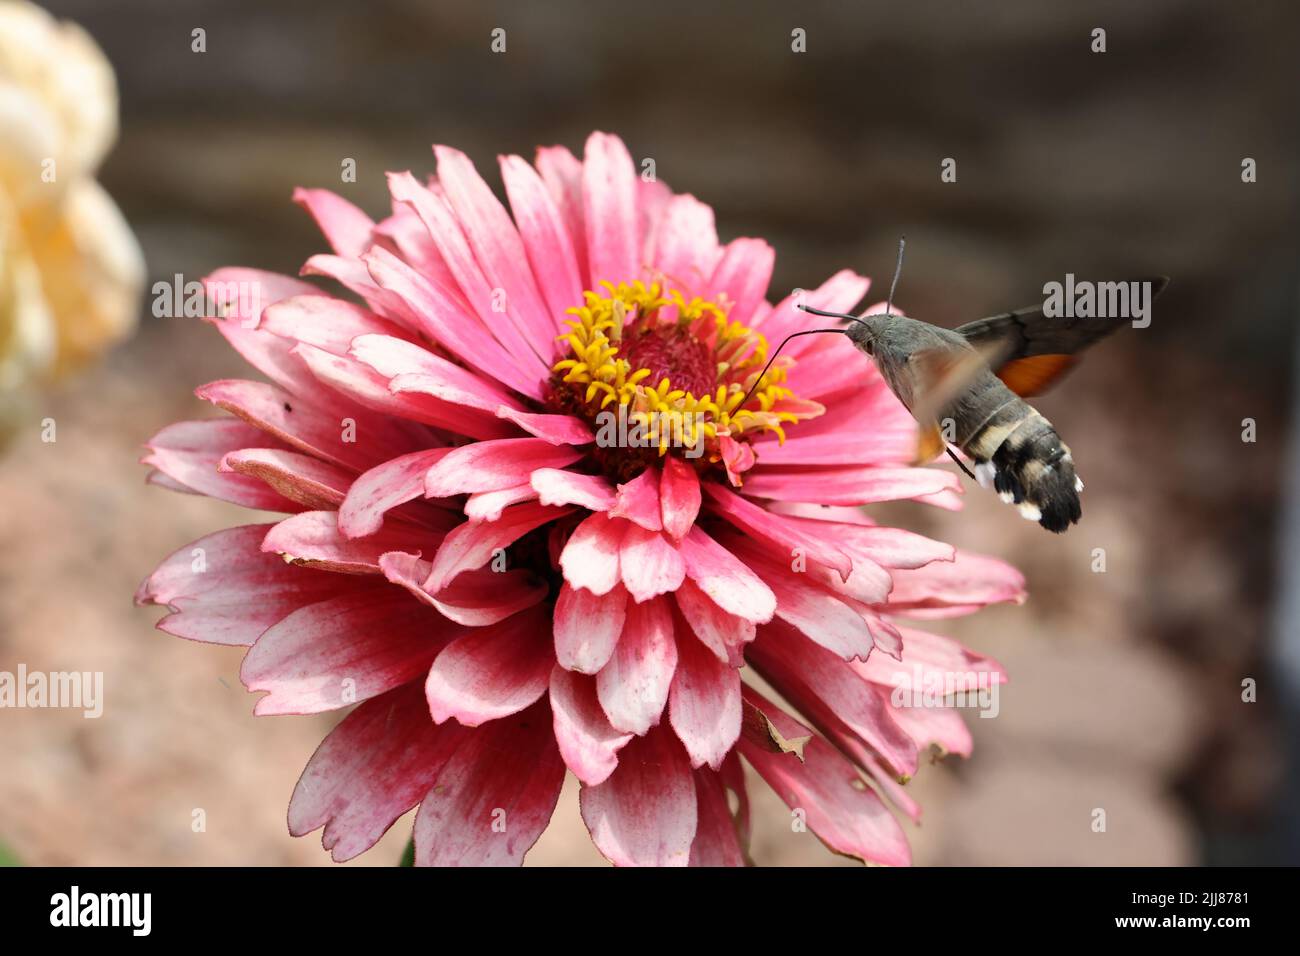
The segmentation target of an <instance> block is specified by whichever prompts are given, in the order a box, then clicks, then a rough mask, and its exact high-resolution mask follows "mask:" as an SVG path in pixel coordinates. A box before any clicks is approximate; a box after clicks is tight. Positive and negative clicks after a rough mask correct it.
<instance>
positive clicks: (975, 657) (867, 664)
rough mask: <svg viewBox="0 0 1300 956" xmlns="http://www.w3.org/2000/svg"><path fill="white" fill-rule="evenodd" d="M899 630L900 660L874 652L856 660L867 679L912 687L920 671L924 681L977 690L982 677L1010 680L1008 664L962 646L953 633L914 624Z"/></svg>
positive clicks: (989, 680) (986, 681)
mask: <svg viewBox="0 0 1300 956" xmlns="http://www.w3.org/2000/svg"><path fill="white" fill-rule="evenodd" d="M899 630H900V631H901V632H902V636H903V643H904V645H905V652H904V654H903V660H902V661H901V662H900V661H893V660H885V659H883V658H877V657H875V656H872V657H869V658H867V660H865V661H855V662H854V663H853V665H852V666H853V669H854V670H856V671H857V672H858V673H859V674H861V675H862V676H863V677H864V678H865V679H866V680H869V681H871V682H872V683H875V684H880V685H881V686H884V687H888V688H891V689H892V688H895V687H905V688H911V687H913V686H914V685H915V684H916V681H915V679H914V678H915V676H916V675H918V674H919V675H920V677H921V680H922V685H924V681H926V680H932V679H938V681H939V682H940V683H941V684H944V685H951V686H952V688H953V689H954V690H977V689H979V687H980V684H981V680H982V681H983V683H984V686H988V685H989V684H990V683H992V684H1005V683H1006V681H1007V671H1006V668H1004V667H1003V666H1002V665H1001V664H999V663H998V662H997V661H995V660H994V659H993V658H991V657H986V656H985V655H983V654H977V653H975V652H974V651H972V650H970V649H969V648H966V647H963V646H962V645H961V644H959V643H957V642H956V641H954V640H953V639H952V638H950V637H943V636H941V635H939V634H931V633H929V632H928V631H918V630H917V629H916V628H913V627H902V628H899ZM981 675H987V676H985V677H981Z"/></svg>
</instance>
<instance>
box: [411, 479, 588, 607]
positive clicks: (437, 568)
mask: <svg viewBox="0 0 1300 956" xmlns="http://www.w3.org/2000/svg"><path fill="white" fill-rule="evenodd" d="M566 514H568V510H566V509H563V508H547V507H545V506H543V505H539V504H537V503H536V502H531V501H529V502H525V503H523V504H518V505H514V506H513V507H510V508H507V509H506V510H505V511H504V512H503V513H502V515H501V517H500V518H498V519H497V520H496V521H466V522H465V523H464V524H462V525H458V526H457V527H455V528H453V529H452V530H451V531H450V532H448V533H447V537H446V538H444V539H443V542H442V544H441V545H440V546H439V548H438V552H437V554H436V555H435V556H434V559H433V567H431V568H430V569H429V577H428V578H427V579H426V580H425V582H424V588H425V590H426V591H431V592H433V593H437V592H438V591H441V590H442V589H443V588H445V587H446V586H447V585H448V584H450V583H451V582H452V581H453V580H455V578H456V575H458V574H460V573H461V572H463V571H469V570H472V569H474V568H481V567H483V565H485V564H487V563H488V562H489V561H491V560H492V558H493V557H494V556H495V555H496V554H497V553H499V552H504V550H505V549H506V548H507V547H509V546H510V545H512V544H514V543H515V542H516V541H518V540H519V539H520V538H522V537H523V536H524V535H526V534H527V533H528V532H530V531H532V530H533V529H535V528H540V527H541V526H542V525H544V524H547V523H548V522H551V521H556V520H558V519H560V518H562V517H564V516H565V515H566Z"/></svg>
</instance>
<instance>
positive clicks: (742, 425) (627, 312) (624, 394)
mask: <svg viewBox="0 0 1300 956" xmlns="http://www.w3.org/2000/svg"><path fill="white" fill-rule="evenodd" d="M601 286H602V288H603V290H604V292H603V293H602V292H591V291H589V292H586V293H584V296H583V297H584V299H585V304H584V305H581V306H576V307H574V308H571V309H569V310H568V313H569V314H570V315H572V316H574V318H572V319H567V320H565V324H566V325H568V326H569V328H570V329H571V331H569V332H567V333H565V334H564V335H561V336H560V337H559V339H560V341H562V342H565V343H567V344H568V346H569V350H570V357H568V358H565V359H563V360H562V361H559V362H557V363H556V364H555V366H554V371H555V372H557V373H559V374H560V375H562V378H561V381H562V382H564V383H566V384H568V385H570V386H573V387H574V388H575V394H580V395H581V398H582V401H583V402H584V404H586V405H587V406H588V407H589V409H590V410H591V411H592V412H593V413H594V412H596V411H600V410H604V409H607V408H609V406H611V405H614V404H617V405H623V406H627V417H628V420H629V421H633V422H641V423H642V424H643V425H645V426H650V425H651V424H656V425H657V426H658V427H659V434H658V435H657V443H658V446H659V453H660V455H663V454H665V453H666V451H667V447H668V442H669V437H670V434H674V433H675V434H678V435H682V436H684V438H685V440H686V442H687V443H689V444H691V445H692V446H693V445H694V443H695V441H696V440H697V438H698V431H697V429H699V430H702V431H703V435H704V438H705V439H706V444H707V443H708V442H710V441H713V442H716V439H717V438H718V437H719V436H720V435H731V436H732V437H738V436H739V435H741V434H744V433H746V432H749V433H751V434H754V433H759V432H762V431H772V432H774V433H775V434H776V435H777V437H778V438H779V439H780V440H781V441H785V431H784V429H783V428H782V425H783V424H784V423H789V422H794V421H798V420H799V419H800V418H801V417H806V415H805V414H797V413H794V412H791V411H785V410H776V406H777V405H778V403H780V402H782V401H784V400H785V399H789V398H792V397H793V393H792V392H791V391H790V389H788V388H786V387H785V386H784V384H783V383H784V382H785V380H786V368H787V367H788V363H786V362H784V360H783V361H781V362H778V363H777V364H775V365H773V367H772V368H771V369H770V370H769V371H768V373H767V375H766V376H765V378H764V381H763V384H762V385H761V386H760V387H759V388H756V389H754V393H753V395H751V396H750V397H749V399H748V400H747V401H744V400H745V395H746V393H747V392H748V391H749V389H750V388H751V387H752V386H753V385H754V382H755V379H756V378H757V376H758V374H759V371H760V370H761V369H762V367H763V365H764V363H765V362H766V361H767V356H768V345H767V340H766V339H765V338H764V337H763V336H762V335H760V334H758V333H757V332H753V331H751V330H750V329H748V328H746V327H745V326H743V325H741V324H740V323H739V322H728V321H727V313H726V310H725V309H724V308H723V307H722V306H721V305H719V304H718V303H716V302H711V301H707V300H705V299H701V298H699V297H696V298H693V299H691V300H690V301H689V302H688V301H687V300H686V299H685V298H683V296H682V295H681V293H679V292H677V291H675V290H665V289H663V288H662V287H661V286H660V284H659V283H657V282H654V283H651V284H650V285H646V284H645V283H644V282H640V281H637V282H633V283H631V284H628V283H619V284H618V285H617V286H615V285H613V284H612V283H609V282H602V283H601ZM632 328H635V329H636V330H637V332H638V334H640V333H642V332H643V331H645V330H647V329H649V330H661V331H665V332H672V331H674V330H676V331H685V332H688V333H689V334H690V335H691V336H693V337H694V338H695V339H696V340H697V341H698V342H700V343H701V344H703V345H704V346H706V347H707V348H708V349H709V351H710V354H711V355H712V356H713V358H714V360H715V362H716V372H715V381H716V382H717V388H716V389H715V390H714V391H712V392H709V393H705V394H700V395H696V394H693V393H692V392H690V391H688V390H686V389H683V388H679V387H675V386H674V385H673V383H672V382H671V381H670V380H669V378H668V377H667V376H665V377H663V378H662V379H661V380H660V381H659V383H658V384H654V383H651V382H647V381H646V379H647V378H649V376H650V375H651V374H652V372H651V370H650V369H647V368H633V367H632V363H631V362H629V361H628V359H627V358H626V357H624V351H623V346H624V344H625V343H624V341H623V337H624V332H625V331H627V330H630V329H632ZM584 386H585V387H584ZM742 401H744V404H745V407H744V408H741V407H740V405H741V402H742Z"/></svg>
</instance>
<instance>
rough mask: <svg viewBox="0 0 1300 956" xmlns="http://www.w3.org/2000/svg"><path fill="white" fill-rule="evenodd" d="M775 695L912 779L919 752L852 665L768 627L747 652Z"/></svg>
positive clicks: (800, 638)
mask: <svg viewBox="0 0 1300 956" xmlns="http://www.w3.org/2000/svg"><path fill="white" fill-rule="evenodd" d="M745 654H746V657H747V658H748V659H749V660H750V662H752V663H753V665H754V666H755V667H756V668H757V669H758V670H759V672H760V673H761V674H762V675H763V678H764V680H766V681H768V682H769V683H770V684H771V685H772V686H773V687H774V688H775V689H776V690H777V692H778V693H780V694H781V696H782V697H784V698H785V699H786V700H788V701H790V703H791V704H793V705H794V706H795V707H797V708H799V709H800V710H802V711H803V713H804V714H805V716H807V717H808V719H809V720H812V721H814V722H816V721H817V720H818V719H819V718H820V717H822V716H823V715H824V714H829V715H832V716H834V717H835V718H836V719H837V720H839V721H840V722H842V723H843V724H844V725H845V726H846V727H847V728H848V729H849V730H851V731H852V732H853V733H854V734H856V735H857V736H858V737H859V738H861V739H862V740H863V741H865V742H866V743H867V744H868V745H869V746H870V747H871V748H872V749H873V750H874V751H875V752H876V753H878V754H880V756H881V758H882V759H884V761H885V763H886V764H887V765H888V766H889V768H890V769H891V770H893V771H894V772H895V773H898V774H903V775H907V776H911V775H912V774H914V773H916V766H917V749H916V744H915V743H914V742H913V741H912V739H911V738H910V737H909V736H908V735H907V734H906V733H904V732H903V730H902V728H901V727H899V726H898V724H897V723H895V721H894V714H895V713H896V709H895V708H893V707H891V706H890V705H889V701H888V698H887V696H886V695H885V694H884V693H878V692H875V689H874V688H873V687H872V686H871V685H870V684H868V683H867V682H866V680H865V679H864V678H863V677H862V676H861V675H860V674H859V673H858V672H857V671H856V670H854V668H853V666H852V665H851V664H847V663H845V662H844V660H843V659H841V658H840V657H837V656H836V655H835V654H833V653H831V652H830V651H828V650H826V649H825V648H824V647H822V646H821V645H820V643H818V642H816V641H815V640H810V639H809V637H808V636H806V635H804V634H801V633H799V632H798V631H797V630H795V629H794V628H791V627H780V626H775V625H769V626H768V627H767V628H764V630H763V633H762V634H761V635H760V636H759V638H758V640H757V641H755V642H754V643H753V644H752V645H750V647H749V649H748V650H747V651H746V652H745Z"/></svg>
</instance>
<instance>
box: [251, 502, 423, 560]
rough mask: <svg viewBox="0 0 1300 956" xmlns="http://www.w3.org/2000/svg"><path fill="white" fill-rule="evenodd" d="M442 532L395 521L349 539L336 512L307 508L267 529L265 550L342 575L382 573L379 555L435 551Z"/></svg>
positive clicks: (263, 548) (263, 545)
mask: <svg viewBox="0 0 1300 956" xmlns="http://www.w3.org/2000/svg"><path fill="white" fill-rule="evenodd" d="M441 541H442V535H441V534H440V533H438V532H435V531H429V530H426V529H424V528H419V527H416V526H414V525H404V524H400V523H398V522H393V523H392V524H390V525H387V526H385V527H383V528H381V529H380V530H379V531H377V532H375V533H374V534H373V535H369V536H367V537H365V538H348V537H345V536H344V535H343V533H342V532H341V531H339V528H338V513H337V512H335V511H304V512H303V513H302V514H297V515H294V516H293V517H292V518H286V519H284V520H283V521H281V522H280V523H279V524H277V525H276V526H275V527H273V528H272V529H271V530H270V531H268V532H267V534H266V537H265V538H264V539H263V541H262V550H263V551H267V552H270V553H272V554H278V555H280V557H281V558H283V559H284V560H285V561H291V562H293V563H294V564H300V565H304V566H310V567H313V568H317V569H319V570H322V571H335V572H338V573H342V574H379V573H381V572H380V568H379V558H380V556H381V555H383V554H385V553H386V552H388V551H405V552H408V553H419V552H420V551H432V550H433V549H434V548H436V547H437V546H438V544H439V542H441Z"/></svg>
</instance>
